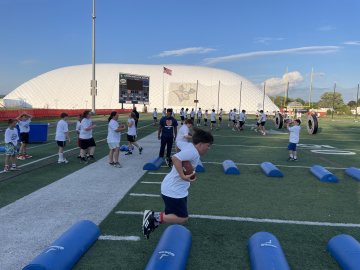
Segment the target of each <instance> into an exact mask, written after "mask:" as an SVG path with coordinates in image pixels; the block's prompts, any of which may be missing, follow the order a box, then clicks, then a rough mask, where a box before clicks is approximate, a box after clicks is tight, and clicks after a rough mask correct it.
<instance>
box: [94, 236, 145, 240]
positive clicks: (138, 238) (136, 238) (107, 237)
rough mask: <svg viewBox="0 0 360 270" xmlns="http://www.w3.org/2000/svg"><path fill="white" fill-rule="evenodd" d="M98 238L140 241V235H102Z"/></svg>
mask: <svg viewBox="0 0 360 270" xmlns="http://www.w3.org/2000/svg"><path fill="white" fill-rule="evenodd" d="M98 239H99V240H111V241H140V237H139V236H118V235H100V236H99V238H98Z"/></svg>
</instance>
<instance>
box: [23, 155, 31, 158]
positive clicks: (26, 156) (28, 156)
mask: <svg viewBox="0 0 360 270" xmlns="http://www.w3.org/2000/svg"><path fill="white" fill-rule="evenodd" d="M24 156H25V158H32V156H30V155H28V154H25V155H24Z"/></svg>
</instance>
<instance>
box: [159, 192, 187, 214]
mask: <svg viewBox="0 0 360 270" xmlns="http://www.w3.org/2000/svg"><path fill="white" fill-rule="evenodd" d="M161 196H162V198H163V201H164V203H165V215H168V214H174V215H176V216H178V217H181V218H187V217H188V216H189V215H188V211H187V197H185V198H180V199H176V198H171V197H167V196H165V195H162V194H161Z"/></svg>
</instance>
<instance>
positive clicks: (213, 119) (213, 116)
mask: <svg viewBox="0 0 360 270" xmlns="http://www.w3.org/2000/svg"><path fill="white" fill-rule="evenodd" d="M214 127H216V114H215V109H212V111H211V114H210V129H211V130H213V129H214Z"/></svg>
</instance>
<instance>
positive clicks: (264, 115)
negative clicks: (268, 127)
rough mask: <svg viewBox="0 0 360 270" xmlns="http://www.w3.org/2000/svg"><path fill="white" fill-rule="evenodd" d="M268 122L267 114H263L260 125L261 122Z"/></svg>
mask: <svg viewBox="0 0 360 270" xmlns="http://www.w3.org/2000/svg"><path fill="white" fill-rule="evenodd" d="M266 120H267V116H266V113H262V114H261V115H260V119H259V123H261V122H266Z"/></svg>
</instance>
